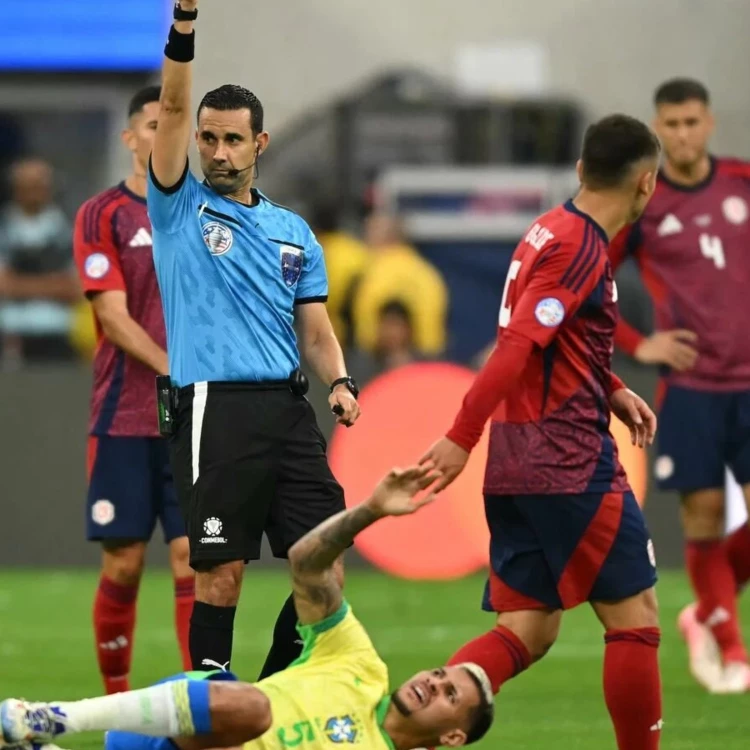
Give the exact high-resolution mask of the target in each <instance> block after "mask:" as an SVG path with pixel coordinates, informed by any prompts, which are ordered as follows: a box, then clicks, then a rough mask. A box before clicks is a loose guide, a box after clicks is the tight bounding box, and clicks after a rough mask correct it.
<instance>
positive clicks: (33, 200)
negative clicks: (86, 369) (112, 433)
mask: <svg viewBox="0 0 750 750" xmlns="http://www.w3.org/2000/svg"><path fill="white" fill-rule="evenodd" d="M52 193H53V172H52V167H51V166H50V165H49V164H47V163H46V162H44V161H42V160H40V159H26V160H24V161H20V162H18V163H16V164H15V165H14V166H13V167H12V169H11V200H10V202H9V203H8V204H7V205H6V206H5V207H4V209H3V210H2V213H0V298H3V300H4V301H3V303H2V306H0V332H1V333H2V358H3V363H4V364H6V365H7V364H12V363H19V362H21V361H44V360H53V359H64V358H69V357H72V356H74V352H73V349H72V347H71V346H70V344H69V343H68V332H69V329H70V319H71V305H72V304H74V303H75V302H76V301H77V300H78V299H80V292H79V287H78V282H77V280H76V277H75V273H74V271H73V268H72V262H73V260H72V253H71V229H70V224H69V223H68V220H67V219H66V217H65V215H64V214H63V212H62V210H61V209H60V208H58V207H57V206H56V205H54V203H53V198H52Z"/></svg>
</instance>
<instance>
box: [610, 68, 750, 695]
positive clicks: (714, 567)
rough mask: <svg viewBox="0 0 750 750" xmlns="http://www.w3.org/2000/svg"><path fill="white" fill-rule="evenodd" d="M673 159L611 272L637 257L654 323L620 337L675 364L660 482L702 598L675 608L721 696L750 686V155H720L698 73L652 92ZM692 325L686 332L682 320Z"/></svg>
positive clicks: (668, 372)
mask: <svg viewBox="0 0 750 750" xmlns="http://www.w3.org/2000/svg"><path fill="white" fill-rule="evenodd" d="M654 104H655V106H656V119H655V127H656V131H657V133H658V134H659V137H660V139H661V142H662V144H664V154H665V159H664V165H663V167H662V170H661V172H660V174H659V178H658V180H657V183H656V192H655V193H654V198H653V200H652V201H651V203H649V206H648V208H647V209H646V211H645V212H644V214H643V216H641V218H640V220H639V221H638V222H637V223H636V224H634V225H633V226H631V227H628V228H627V229H625V230H624V231H623V232H621V233H620V235H619V236H618V237H617V238H616V239H615V240H614V241H613V243H612V247H611V248H610V258H611V261H612V264H613V266H614V268H615V269H617V266H618V265H619V264H620V263H622V262H623V261H624V260H625V259H626V258H627V257H628V256H630V257H632V258H634V259H635V261H636V263H637V264H638V267H639V269H640V272H641V278H642V279H643V282H644V284H645V286H646V288H647V289H648V291H649V294H650V296H651V299H652V300H653V303H654V319H655V327H656V333H654V334H653V335H652V336H649V337H644V336H642V335H641V334H640V333H639V332H638V331H636V330H635V329H634V328H632V327H631V326H629V325H628V324H627V323H626V322H625V321H624V320H620V322H619V323H618V325H617V330H616V331H615V343H616V344H617V345H618V346H619V347H621V348H622V349H624V350H625V351H627V352H629V353H630V354H632V355H633V356H635V357H636V358H637V359H638V360H639V361H641V362H645V363H652V364H661V365H667V366H668V368H669V369H663V370H662V372H661V374H662V376H663V377H662V380H661V383H660V389H659V390H660V396H659V423H660V429H659V458H658V459H657V460H656V463H655V467H654V468H655V470H656V471H655V473H656V478H657V479H658V480H659V485H660V486H661V488H662V489H664V490H674V491H677V492H679V493H680V500H681V507H680V520H681V521H682V527H683V531H684V534H685V561H686V565H687V572H688V575H689V576H690V582H691V583H692V585H693V590H694V592H695V597H696V600H697V603H696V604H691V605H689V606H688V607H686V608H685V610H683V612H682V613H681V614H680V618H679V626H680V630H681V632H682V634H683V636H684V637H685V639H686V641H687V644H688V650H689V655H690V668H691V671H692V673H693V675H694V676H695V678H696V680H697V681H698V682H699V683H700V684H701V685H703V686H704V687H705V688H707V689H708V690H709V691H710V692H713V693H740V692H746V691H749V690H750V666H748V655H747V649H746V648H745V644H744V643H743V641H742V629H741V627H740V623H739V618H738V613H737V594H738V592H739V591H741V590H742V589H743V588H744V586H745V584H746V583H747V582H748V580H750V529H748V526H747V524H743V525H742V526H740V527H739V528H738V529H736V530H735V531H734V532H733V533H732V534H730V535H729V536H728V537H727V538H726V539H725V538H724V536H725V523H726V522H725V507H724V505H725V489H724V487H725V483H726V467H729V468H730V469H731V470H732V473H733V474H734V477H735V479H736V480H737V482H738V483H739V484H740V485H741V486H742V491H743V494H744V496H745V503H746V504H747V505H748V506H750V344H749V343H748V341H749V340H750V339H748V336H747V335H746V334H745V331H744V328H745V326H744V320H745V315H744V313H745V312H746V311H747V310H748V304H747V280H748V278H750V253H748V248H749V247H750V164H748V163H747V162H742V161H739V160H737V159H718V158H714V157H712V156H711V154H710V152H709V150H708V143H709V139H710V137H711V134H712V132H713V126H714V118H713V115H712V113H711V109H710V103H709V95H708V91H707V90H706V88H705V86H703V85H702V84H701V83H699V82H698V81H693V80H689V79H677V80H672V81H667V82H666V83H664V84H662V85H661V86H659V88H658V89H657V91H656V93H655V95H654ZM684 329H687V330H684Z"/></svg>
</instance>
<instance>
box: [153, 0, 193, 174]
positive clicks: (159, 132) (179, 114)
mask: <svg viewBox="0 0 750 750" xmlns="http://www.w3.org/2000/svg"><path fill="white" fill-rule="evenodd" d="M178 8H179V10H178ZM197 9H198V0H179V2H178V3H177V6H176V7H175V14H176V17H177V16H179V15H180V11H181V12H182V13H187V14H190V13H192V12H197ZM194 50H195V31H194V30H193V21H189V20H185V21H182V20H175V22H174V25H173V26H172V28H171V29H170V31H169V41H168V42H167V46H166V49H165V50H164V54H165V58H164V67H163V70H162V84H161V101H160V103H161V111H160V113H159V121H158V126H157V129H156V138H155V140H154V148H153V151H152V153H151V168H152V170H153V176H154V177H155V178H156V181H157V182H158V184H159V185H160V186H161V187H162V188H170V187H173V186H174V185H176V184H177V183H178V182H179V181H180V178H181V177H182V176H183V174H184V173H185V165H186V162H187V153H188V145H189V143H190V131H191V118H192V113H191V108H190V88H191V86H192V83H193V81H192V79H193V75H192V68H193V65H192V60H193V55H194Z"/></svg>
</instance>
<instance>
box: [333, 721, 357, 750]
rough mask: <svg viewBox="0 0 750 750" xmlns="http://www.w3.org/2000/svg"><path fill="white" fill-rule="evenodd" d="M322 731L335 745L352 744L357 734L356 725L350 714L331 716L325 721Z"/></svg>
mask: <svg viewBox="0 0 750 750" xmlns="http://www.w3.org/2000/svg"><path fill="white" fill-rule="evenodd" d="M324 731H325V733H326V737H328V739H329V740H330V741H331V742H333V743H335V744H337V745H343V744H349V745H353V744H354V743H355V742H356V741H357V737H358V736H359V731H358V730H357V725H356V723H355V721H354V719H352V717H351V716H332V717H331V718H330V719H328V721H327V722H326V725H325V730H324Z"/></svg>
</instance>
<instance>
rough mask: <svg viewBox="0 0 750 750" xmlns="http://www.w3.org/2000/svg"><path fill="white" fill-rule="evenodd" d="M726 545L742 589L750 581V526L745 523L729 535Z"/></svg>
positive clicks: (730, 562)
mask: <svg viewBox="0 0 750 750" xmlns="http://www.w3.org/2000/svg"><path fill="white" fill-rule="evenodd" d="M725 545H726V550H727V557H728V558H729V564H730V565H731V566H732V572H733V573H734V580H735V582H736V584H737V589H738V590H739V589H742V588H743V587H744V585H745V584H746V583H747V582H748V581H750V527H748V525H747V524H746V523H743V524H742V526H740V527H739V529H737V530H736V531H733V532H732V533H731V534H730V535H729V537H727V539H726V542H725Z"/></svg>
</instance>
